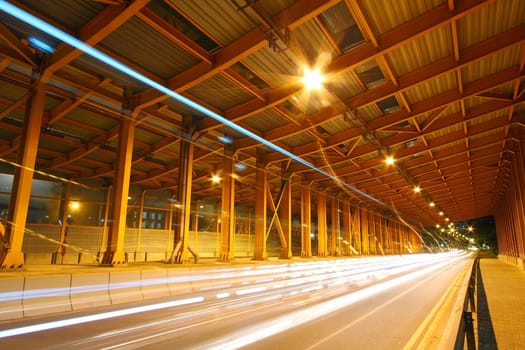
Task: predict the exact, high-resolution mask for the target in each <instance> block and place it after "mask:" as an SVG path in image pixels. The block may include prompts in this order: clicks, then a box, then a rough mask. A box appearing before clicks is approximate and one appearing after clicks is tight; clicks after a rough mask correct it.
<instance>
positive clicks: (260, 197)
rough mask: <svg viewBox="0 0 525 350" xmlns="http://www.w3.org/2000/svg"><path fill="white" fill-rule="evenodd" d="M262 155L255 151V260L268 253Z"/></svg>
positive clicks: (264, 256)
mask: <svg viewBox="0 0 525 350" xmlns="http://www.w3.org/2000/svg"><path fill="white" fill-rule="evenodd" d="M261 158H262V155H261V154H260V152H257V167H256V170H255V182H256V183H255V248H254V252H253V253H254V255H253V258H254V259H255V260H265V259H266V258H267V257H268V255H267V252H266V237H267V233H266V215H267V203H268V201H267V193H268V192H267V191H266V186H267V185H268V174H267V173H266V169H265V166H266V164H265V162H264V161H262V159H261Z"/></svg>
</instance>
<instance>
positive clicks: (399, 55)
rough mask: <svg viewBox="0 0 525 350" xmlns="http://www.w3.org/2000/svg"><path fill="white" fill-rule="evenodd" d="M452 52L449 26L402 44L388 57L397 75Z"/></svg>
mask: <svg viewBox="0 0 525 350" xmlns="http://www.w3.org/2000/svg"><path fill="white" fill-rule="evenodd" d="M452 53H453V49H452V41H451V34H450V29H449V27H442V28H438V29H436V30H433V31H431V32H429V33H427V34H426V35H424V36H422V37H419V38H417V39H415V40H413V41H410V42H408V43H406V44H405V45H402V46H401V47H399V48H397V49H395V50H393V51H392V52H391V53H389V54H388V56H387V57H388V58H389V60H390V63H391V65H392V68H393V70H394V73H395V74H396V75H397V76H398V77H399V76H402V75H404V74H406V73H409V72H411V71H414V70H416V69H417V68H421V67H424V66H426V65H428V64H430V63H432V62H436V61H438V60H440V59H442V58H444V57H447V56H451V55H452Z"/></svg>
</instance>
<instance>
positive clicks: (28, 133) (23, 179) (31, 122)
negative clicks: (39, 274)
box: [0, 70, 46, 270]
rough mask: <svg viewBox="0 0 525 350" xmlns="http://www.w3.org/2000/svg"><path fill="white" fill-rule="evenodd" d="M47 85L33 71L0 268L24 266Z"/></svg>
mask: <svg viewBox="0 0 525 350" xmlns="http://www.w3.org/2000/svg"><path fill="white" fill-rule="evenodd" d="M45 95H46V84H45V83H44V82H43V81H42V80H41V79H40V72H39V71H36V70H35V71H33V77H32V80H31V88H30V91H29V94H28V100H27V104H26V110H25V118H24V124H23V126H22V135H21V139H20V147H19V149H18V155H17V164H18V166H17V167H16V168H15V175H14V179H13V187H12V190H11V199H10V202H9V212H8V215H7V223H6V224H7V225H6V226H7V227H6V233H5V239H6V241H7V245H8V246H7V247H4V249H3V250H2V253H1V254H0V267H1V268H2V269H3V270H4V269H19V268H22V267H23V266H24V255H23V253H22V243H23V240H24V232H25V227H26V219H27V213H28V210H29V203H30V199H31V185H32V182H33V173H34V169H35V163H36V156H37V153H38V142H39V140H40V132H41V128H42V120H43V117H44V102H45V101H44V100H45Z"/></svg>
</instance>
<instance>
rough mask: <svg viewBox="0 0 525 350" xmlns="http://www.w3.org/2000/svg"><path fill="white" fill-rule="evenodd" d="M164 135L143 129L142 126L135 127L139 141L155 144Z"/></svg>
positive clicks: (136, 137)
mask: <svg viewBox="0 0 525 350" xmlns="http://www.w3.org/2000/svg"><path fill="white" fill-rule="evenodd" d="M163 138H164V137H163V136H161V135H158V134H154V133H152V132H149V131H146V130H144V129H141V128H140V127H137V128H135V139H136V140H137V141H139V142H144V143H147V144H148V145H153V144H154V143H155V142H158V141H160V140H162V139H163Z"/></svg>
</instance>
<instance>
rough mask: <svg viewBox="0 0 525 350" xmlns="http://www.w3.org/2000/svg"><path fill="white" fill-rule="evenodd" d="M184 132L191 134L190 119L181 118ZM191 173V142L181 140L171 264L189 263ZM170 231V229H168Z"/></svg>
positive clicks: (186, 117) (189, 117)
mask: <svg viewBox="0 0 525 350" xmlns="http://www.w3.org/2000/svg"><path fill="white" fill-rule="evenodd" d="M183 125H184V129H185V132H186V133H188V134H190V135H191V133H192V130H191V129H192V118H191V116H188V115H185V116H184V117H183ZM192 173H193V142H190V141H188V140H185V139H182V140H181V142H180V154H179V183H178V186H177V204H178V206H177V207H176V208H175V209H176V210H175V232H174V237H173V247H174V248H173V251H172V253H171V257H170V261H171V263H179V264H180V263H184V262H187V261H189V251H188V239H189V232H190V215H191V183H192ZM169 229H170V230H171V227H170V228H169Z"/></svg>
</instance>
